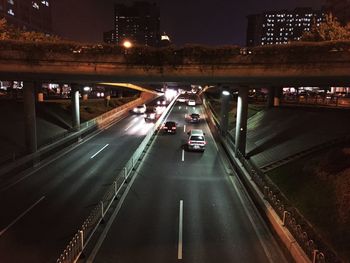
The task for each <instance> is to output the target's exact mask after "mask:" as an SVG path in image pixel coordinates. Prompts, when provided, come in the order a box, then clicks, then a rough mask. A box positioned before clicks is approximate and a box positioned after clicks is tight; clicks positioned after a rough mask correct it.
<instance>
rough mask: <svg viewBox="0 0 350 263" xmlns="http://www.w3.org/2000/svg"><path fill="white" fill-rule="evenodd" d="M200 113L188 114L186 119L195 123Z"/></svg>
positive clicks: (198, 119)
mask: <svg viewBox="0 0 350 263" xmlns="http://www.w3.org/2000/svg"><path fill="white" fill-rule="evenodd" d="M200 119H201V118H200V115H199V114H198V113H192V114H190V115H187V117H186V120H187V121H188V122H191V123H197V122H199V121H200Z"/></svg>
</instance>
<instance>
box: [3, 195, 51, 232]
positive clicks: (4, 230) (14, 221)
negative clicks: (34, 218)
mask: <svg viewBox="0 0 350 263" xmlns="http://www.w3.org/2000/svg"><path fill="white" fill-rule="evenodd" d="M44 198H45V196H42V197H41V198H40V199H39V200H38V201H36V202H35V203H34V204H33V205H31V206H30V207H29V208H28V209H27V210H26V211H24V212H23V213H22V214H20V215H19V216H18V217H17V218H16V219H15V220H13V221H12V223H11V224H9V225H8V226H7V227H6V228H4V229H3V230H1V232H0V237H1V236H2V235H3V234H4V233H5V232H6V231H7V230H8V229H9V228H10V227H11V226H13V225H14V224H16V223H17V221H18V220H20V219H21V218H22V217H23V216H25V214H27V213H28V212H29V211H30V210H32V209H33V208H34V206H36V205H37V204H39V203H40V202H41V201H42V200H43V199H44Z"/></svg>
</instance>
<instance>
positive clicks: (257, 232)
mask: <svg viewBox="0 0 350 263" xmlns="http://www.w3.org/2000/svg"><path fill="white" fill-rule="evenodd" d="M192 112H199V113H200V114H201V116H204V114H203V109H202V107H201V106H196V107H186V105H185V104H179V103H177V104H176V105H175V107H174V108H173V110H172V112H171V114H170V115H169V116H168V120H174V121H176V122H177V123H178V129H177V133H176V134H175V135H169V134H162V133H159V135H158V136H157V138H156V139H155V141H154V143H153V144H152V146H151V147H150V149H149V151H148V153H147V155H146V157H145V158H144V160H143V162H142V164H141V165H140V166H139V169H138V171H137V175H136V176H135V177H134V181H133V184H132V185H131V187H130V189H129V191H128V192H126V193H125V199H124V201H123V204H122V205H121V207H120V209H119V210H116V213H115V214H114V216H112V218H111V222H113V223H112V224H109V223H107V224H106V229H105V234H102V235H101V236H100V238H99V240H98V241H97V242H96V244H95V247H94V249H93V250H92V252H91V253H90V256H88V257H87V262H96V263H109V262H111V263H112V262H118V263H138V262H142V263H144V262H152V263H157V262H159V263H164V262H180V261H182V262H191V263H194V262H198V263H199V262H200V263H204V262H208V263H209V262H225V263H228V262H254V263H255V262H286V259H285V257H284V256H283V254H282V253H281V250H280V248H279V247H278V245H277V244H276V241H275V240H274V238H273V237H272V235H271V233H270V232H269V231H268V229H267V227H266V226H265V224H264V222H263V221H262V220H261V218H260V216H259V215H258V213H257V212H256V210H255V208H254V206H253V205H252V203H251V202H250V201H249V198H248V197H247V196H246V194H245V193H244V191H242V189H241V188H242V187H241V185H240V183H239V182H238V180H237V178H236V176H234V175H232V174H231V173H230V170H229V166H228V164H227V163H226V161H225V159H224V158H222V157H221V154H220V151H219V148H218V146H217V145H216V143H215V141H214V140H213V138H212V136H211V132H210V130H209V128H208V125H207V123H206V122H205V120H203V121H202V122H200V123H198V124H190V123H187V122H185V114H188V113H192ZM193 128H196V129H202V130H203V131H204V132H205V134H206V140H207V145H206V150H205V152H204V153H199V152H189V151H186V149H185V148H184V147H183V145H184V144H186V141H187V131H189V130H190V129H193ZM113 219H114V220H113ZM112 220H113V221H112ZM107 230H108V232H107Z"/></svg>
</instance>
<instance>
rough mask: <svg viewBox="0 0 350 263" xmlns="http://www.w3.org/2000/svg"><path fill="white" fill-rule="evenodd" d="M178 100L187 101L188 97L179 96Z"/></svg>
mask: <svg viewBox="0 0 350 263" xmlns="http://www.w3.org/2000/svg"><path fill="white" fill-rule="evenodd" d="M177 101H178V102H186V98H185V97H182V96H181V97H178V98H177Z"/></svg>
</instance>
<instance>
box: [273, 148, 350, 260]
mask: <svg viewBox="0 0 350 263" xmlns="http://www.w3.org/2000/svg"><path fill="white" fill-rule="evenodd" d="M267 175H268V176H269V177H270V179H271V180H272V181H273V182H274V183H275V184H276V186H277V187H278V188H279V189H280V190H281V191H282V192H283V194H284V195H285V196H286V197H287V198H288V200H289V201H290V202H291V204H292V205H294V206H295V207H296V208H297V209H298V210H299V211H300V212H301V213H302V214H303V215H304V217H305V218H306V219H307V220H308V221H309V222H310V223H311V224H312V225H313V226H314V228H315V229H316V230H317V232H318V233H321V235H322V237H323V238H324V239H325V241H326V242H327V243H328V244H331V247H333V248H334V250H335V251H337V252H338V253H339V255H340V257H342V258H343V259H344V260H345V262H350V205H349V204H350V144H347V145H342V146H338V147H334V148H332V149H328V150H324V151H322V152H319V153H314V154H313V155H312V156H308V157H304V158H302V159H299V160H297V161H294V162H291V163H289V164H286V165H284V166H282V167H279V168H276V169H274V170H272V171H270V172H268V173H267Z"/></svg>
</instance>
